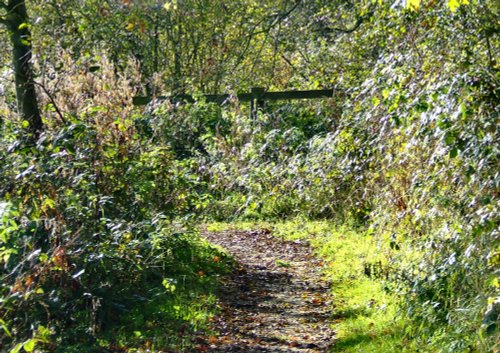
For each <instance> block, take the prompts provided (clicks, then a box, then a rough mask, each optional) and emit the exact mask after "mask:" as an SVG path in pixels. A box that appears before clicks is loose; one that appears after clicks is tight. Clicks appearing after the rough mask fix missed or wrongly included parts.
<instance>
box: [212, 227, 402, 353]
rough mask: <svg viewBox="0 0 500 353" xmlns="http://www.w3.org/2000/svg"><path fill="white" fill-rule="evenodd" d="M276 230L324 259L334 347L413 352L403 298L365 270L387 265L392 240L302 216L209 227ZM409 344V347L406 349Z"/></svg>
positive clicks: (378, 352)
mask: <svg viewBox="0 0 500 353" xmlns="http://www.w3.org/2000/svg"><path fill="white" fill-rule="evenodd" d="M259 228H266V229H273V230H274V231H273V234H274V235H275V236H277V237H280V238H283V239H289V240H297V239H303V240H308V241H310V243H311V246H312V247H313V249H314V251H315V253H316V255H317V256H319V257H320V258H322V259H323V261H324V268H325V276H326V278H327V279H328V280H329V281H330V283H331V290H332V296H333V307H332V317H333V323H334V327H333V328H334V330H335V332H336V342H335V345H334V347H333V349H332V352H346V353H348V352H352V353H354V352H356V353H360V352H370V353H390V352H401V351H405V350H406V351H409V347H406V345H407V344H406V341H405V340H404V337H403V336H404V321H403V319H401V318H400V315H399V313H398V305H397V303H398V297H397V295H395V294H392V293H391V291H389V290H387V289H384V287H385V286H386V285H387V284H386V283H384V281H383V280H382V279H380V278H378V277H368V276H366V275H365V266H367V265H369V264H379V263H380V264H386V263H387V262H388V261H389V257H390V254H391V250H390V247H389V242H388V241H387V239H375V238H374V237H372V236H370V235H368V234H367V233H366V232H359V231H356V230H354V229H353V228H352V227H349V226H338V225H336V224H334V223H332V222H326V221H323V222H320V221H316V222H311V221H304V220H301V219H298V220H292V221H284V222H277V223H269V222H241V223H232V224H227V223H212V224H209V225H208V226H207V229H209V230H213V231H217V230H219V231H220V230H231V229H233V230H252V229H259ZM405 348H406V349H405Z"/></svg>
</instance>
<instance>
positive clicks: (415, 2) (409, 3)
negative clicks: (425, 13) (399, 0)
mask: <svg viewBox="0 0 500 353" xmlns="http://www.w3.org/2000/svg"><path fill="white" fill-rule="evenodd" d="M406 7H407V8H410V9H412V10H418V9H419V8H420V0H406Z"/></svg>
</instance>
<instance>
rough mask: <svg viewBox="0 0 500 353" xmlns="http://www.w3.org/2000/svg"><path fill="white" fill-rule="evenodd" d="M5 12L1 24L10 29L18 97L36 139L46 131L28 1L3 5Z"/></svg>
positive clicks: (23, 115) (21, 110) (1, 7)
mask: <svg viewBox="0 0 500 353" xmlns="http://www.w3.org/2000/svg"><path fill="white" fill-rule="evenodd" d="M0 9H3V10H4V11H5V14H4V15H3V17H0V23H2V24H4V25H5V26H6V27H7V30H8V31H9V34H10V40H11V44H12V63H13V67H14V74H15V83H16V96H17V106H18V110H19V114H20V116H21V117H22V119H23V120H24V121H27V122H28V124H29V125H28V129H29V131H30V132H31V133H32V135H33V136H34V137H38V136H39V135H40V133H41V132H42V130H43V122H42V117H41V115H40V110H39V109H38V99H37V94H36V90H35V81H34V72H33V66H32V64H31V50H32V47H31V33H30V29H29V23H28V21H29V17H28V11H27V9H26V2H25V1H24V0H8V2H7V3H5V2H3V1H2V2H0Z"/></svg>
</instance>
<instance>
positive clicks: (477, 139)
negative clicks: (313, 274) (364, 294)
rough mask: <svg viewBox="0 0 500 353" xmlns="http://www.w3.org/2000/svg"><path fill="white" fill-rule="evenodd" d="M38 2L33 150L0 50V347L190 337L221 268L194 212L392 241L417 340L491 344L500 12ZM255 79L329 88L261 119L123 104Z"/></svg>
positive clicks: (385, 272)
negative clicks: (40, 122)
mask: <svg viewBox="0 0 500 353" xmlns="http://www.w3.org/2000/svg"><path fill="white" fill-rule="evenodd" d="M0 4H2V2H0ZM80 5H81V6H80ZM28 7H29V9H30V10H31V15H32V17H33V19H34V21H32V23H30V24H29V26H30V28H31V30H32V33H33V38H32V41H33V42H32V43H33V47H34V54H35V55H34V69H35V71H36V74H37V76H38V79H37V87H38V88H39V91H38V94H39V97H40V107H41V109H42V111H43V113H42V115H43V117H44V132H43V134H42V135H41V137H40V138H39V139H38V140H37V141H36V142H33V141H32V140H30V139H26V135H27V134H28V132H27V131H26V127H28V126H29V124H30V122H29V121H26V120H24V121H21V120H20V119H18V118H16V116H17V115H16V113H15V109H14V107H15V106H16V104H15V98H14V92H15V90H14V88H13V87H12V84H11V82H10V81H9V77H10V74H11V72H10V69H9V66H8V65H9V64H8V62H9V53H8V52H4V51H5V50H6V49H5V48H2V49H0V50H2V52H1V60H2V65H5V68H4V69H2V71H0V77H1V79H2V81H0V91H1V92H2V98H3V99H2V101H1V103H0V124H1V125H0V128H1V131H0V134H1V137H2V138H1V140H0V158H1V161H2V163H1V165H0V217H1V218H0V255H1V256H0V264H1V266H2V268H1V270H0V276H1V278H2V280H1V287H0V298H1V304H0V325H1V326H2V328H3V331H4V332H3V333H2V334H1V335H0V344H2V346H7V347H12V348H14V351H16V350H15V347H18V350H19V349H21V346H23V345H24V350H26V351H30V348H31V347H32V346H31V345H32V344H35V343H36V344H37V347H39V346H40V347H45V348H46V349H48V350H55V349H59V350H60V351H68V348H67V347H69V346H70V345H73V346H75V347H77V346H78V345H81V344H82V342H85V344H86V345H87V346H88V347H89V349H92V348H93V349H97V348H96V347H98V346H99V345H101V346H106V347H108V349H114V348H113V347H115V346H114V345H119V344H124V345H129V347H136V348H137V347H151V345H152V344H153V345H155V347H158V348H164V347H171V346H173V345H176V344H179V343H178V342H179V341H178V340H181V339H182V337H181V338H179V336H182V335H183V334H184V331H186V330H187V328H186V327H188V328H189V330H191V331H193V330H196V329H197V328H198V326H199V325H202V324H203V322H204V320H205V319H204V318H200V317H196V316H197V315H198V316H200V315H202V314H200V312H196V311H193V312H189V310H188V307H189V305H191V304H192V303H193V302H194V301H197V300H198V301H199V300H200V299H199V298H204V299H203V300H204V303H205V305H206V306H208V307H211V304H210V303H211V299H210V298H209V297H210V296H209V294H208V293H209V292H210V288H211V283H212V277H214V276H211V274H216V273H220V272H221V271H223V268H224V264H225V262H224V261H222V262H221V261H220V259H221V258H222V254H220V253H219V252H218V251H217V250H215V249H213V248H210V247H209V246H208V245H207V244H204V243H203V242H202V241H201V240H199V239H198V238H197V236H196V234H195V233H196V232H195V230H194V228H193V226H194V225H195V224H196V222H199V221H200V219H215V220H234V219H235V218H243V219H245V218H246V219H261V218H263V219H280V218H286V217H292V216H305V217H308V218H310V219H311V218H316V219H317V218H322V219H323V218H327V219H332V220H335V221H336V222H343V223H346V224H350V225H352V226H353V227H359V229H361V230H360V231H362V232H364V233H365V234H368V236H369V237H371V238H372V240H373V242H372V243H373V244H378V246H379V249H381V250H383V252H384V254H385V260H384V263H383V269H382V270H381V271H380V276H381V277H383V278H384V281H386V286H385V288H387V290H390V291H391V292H396V293H398V294H401V295H402V296H403V297H404V298H405V300H403V301H402V303H401V307H400V312H401V315H402V316H403V317H404V318H405V320H406V325H405V335H406V336H405V340H411V341H412V342H414V343H413V344H412V345H407V346H405V347H407V349H408V350H411V349H413V348H411V347H420V349H421V350H422V351H440V352H473V351H480V352H488V351H494V350H495V349H498V348H499V347H498V341H499V337H500V328H499V327H498V325H499V320H500V319H499V315H500V293H499V290H500V284H499V276H500V272H499V271H500V258H499V257H500V239H499V237H500V235H499V232H498V229H499V204H498V203H499V197H498V196H499V194H498V193H499V187H500V185H499V183H500V176H499V174H498V166H499V152H500V151H499V144H498V141H499V138H500V136H499V131H498V118H499V113H500V106H499V102H500V74H499V70H500V67H499V63H498V62H497V60H498V59H499V53H500V38H499V37H498V33H499V32H500V31H499V27H500V22H499V18H500V8H499V7H498V4H497V2H495V1H479V0H469V1H467V0H450V1H446V2H440V1H433V0H427V1H415V0H412V1H406V2H404V1H363V2H359V3H352V2H350V1H343V0H335V1H322V0H315V1H297V2H292V1H286V0H283V1H266V2H259V1H244V2H240V1H235V2H231V3H230V4H226V3H225V2H222V1H220V2H219V1H215V2H211V1H194V0H193V1H191V0H189V1H168V2H167V3H166V4H165V3H158V2H155V1H137V2H134V1H112V0H107V1H84V2H81V1H72V0H68V1H64V2H58V1H30V2H28ZM0 14H2V12H0ZM191 18H192V19H196V20H193V21H191V20H187V19H191ZM0 35H2V36H4V35H6V33H0ZM4 39H5V41H6V42H7V37H6V36H4V37H3V38H2V40H4ZM257 85H262V86H265V87H266V88H269V89H284V88H297V89H303V88H317V87H324V86H335V88H336V94H335V96H334V97H333V98H331V99H328V100H324V101H320V102H300V103H294V104H291V103H272V104H271V103H270V104H268V105H267V106H266V107H265V108H264V109H263V110H262V111H260V112H259V115H258V118H257V119H256V120H252V119H250V117H249V111H248V107H247V106H245V105H244V104H243V103H242V104H240V103H239V102H237V100H236V99H232V100H230V102H228V103H227V104H226V105H225V106H223V107H220V106H217V105H215V104H208V103H206V102H204V101H203V98H202V97H200V99H199V100H198V101H197V102H196V103H186V104H172V103H170V102H168V101H164V102H153V103H151V104H150V105H149V106H147V107H146V108H137V107H133V106H132V104H131V99H132V97H133V96H134V95H135V94H139V93H141V94H142V93H148V94H152V95H155V94H158V93H162V94H167V93H171V94H177V93H182V92H190V93H194V94H195V95H196V94H199V93H200V92H203V93H221V92H235V91H240V90H241V91H245V90H247V89H248V88H249V87H250V86H257ZM200 271H201V272H200ZM181 281H182V282H183V287H182V290H181V288H180V285H179V283H180V282H181ZM144 303H148V304H147V305H146V307H147V308H150V309H147V310H146V311H144V310H143V309H141V310H142V311H139V310H138V309H137V308H138V307H143V306H144V305H145V304H144ZM166 303H167V304H166ZM148 310H150V312H151V315H149V314H148ZM146 316H147V317H146ZM28 318H29V319H28ZM123 322H126V323H127V325H129V329H130V330H129V331H127V332H118V331H120V330H121V329H123V325H122V326H121V325H120V323H123ZM160 322H161V323H163V324H164V325H166V326H167V327H166V328H164V329H163V336H159V335H158V332H157V331H155V332H154V333H150V334H149V336H148V335H147V334H144V335H143V333H142V332H139V331H141V330H140V329H138V327H144V326H146V327H149V328H150V329H151V330H153V331H154V330H155V329H158V330H161V327H163V326H161V325H160V324H159V323H160ZM134 325H135V326H134ZM183 325H186V326H183ZM179 327H185V328H184V329H180V330H179ZM134 331H135V332H139V333H138V334H137V335H136V338H137V339H136V340H135V341H134V340H131V339H130V337H131V335H130V332H134ZM76 332H80V333H82V332H86V333H87V334H90V335H89V338H88V339H85V340H82V341H80V340H79V339H75V334H76ZM117 332H118V333H119V334H121V335H123V337H126V338H123V339H122V341H119V339H118V341H115V340H113V339H111V338H110V337H113V336H114V337H118V336H119V334H118V335H117ZM179 332H180V333H179ZM151 337H156V338H157V341H156V342H151ZM173 337H177V341H175V340H174V338H173ZM495 344H496V345H497V346H495ZM141 345H142V346H141ZM115 348H116V347H115ZM75 349H76V348H75ZM116 349H118V348H116ZM120 349H121V348H120Z"/></svg>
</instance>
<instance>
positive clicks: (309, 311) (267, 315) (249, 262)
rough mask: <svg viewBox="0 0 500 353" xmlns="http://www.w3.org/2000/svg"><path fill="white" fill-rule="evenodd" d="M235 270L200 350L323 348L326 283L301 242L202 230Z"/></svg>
mask: <svg viewBox="0 0 500 353" xmlns="http://www.w3.org/2000/svg"><path fill="white" fill-rule="evenodd" d="M203 236H204V237H205V238H206V239H207V240H209V241H210V242H212V243H214V244H217V245H220V246H222V247H224V248H225V249H226V250H227V251H228V252H229V253H230V254H231V255H232V256H234V258H235V259H236V260H237V261H238V264H239V268H238V269H237V270H236V271H235V273H233V274H232V275H231V276H230V277H229V278H227V279H226V282H225V284H224V286H223V288H222V289H221V293H220V303H219V305H220V307H221V309H222V310H221V314H220V315H219V316H217V317H216V318H214V320H213V325H212V328H213V330H214V331H216V332H217V336H211V337H208V338H207V337H205V338H198V351H204V352H250V353H252V352H301V353H313V352H327V351H328V348H329V347H330V346H331V344H332V342H333V336H334V335H333V332H332V330H331V329H330V322H329V316H330V312H331V301H330V298H329V295H328V293H329V290H328V284H327V283H326V282H324V281H323V280H322V276H321V261H320V260H318V259H315V257H314V256H313V255H312V254H311V249H310V247H309V245H308V244H307V243H305V242H301V241H295V242H292V241H282V240H280V239H278V238H276V237H274V236H273V235H272V234H271V231H269V230H267V229H263V230H258V231H222V232H203Z"/></svg>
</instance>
